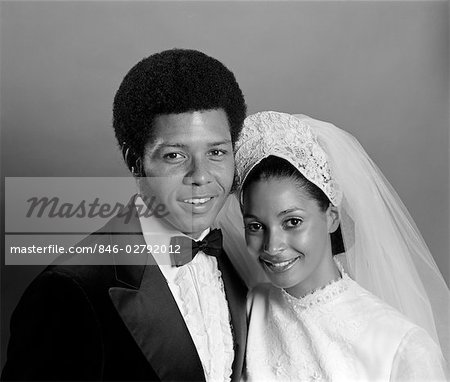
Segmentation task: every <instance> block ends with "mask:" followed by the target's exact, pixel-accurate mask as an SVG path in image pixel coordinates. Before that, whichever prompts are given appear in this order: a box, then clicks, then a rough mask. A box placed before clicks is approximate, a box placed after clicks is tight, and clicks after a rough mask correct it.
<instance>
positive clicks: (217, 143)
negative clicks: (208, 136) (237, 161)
mask: <svg viewBox="0 0 450 382" xmlns="http://www.w3.org/2000/svg"><path fill="white" fill-rule="evenodd" d="M230 143H231V139H224V140H223V141H217V142H211V143H210V144H209V145H208V146H220V145H228V144H230Z"/></svg>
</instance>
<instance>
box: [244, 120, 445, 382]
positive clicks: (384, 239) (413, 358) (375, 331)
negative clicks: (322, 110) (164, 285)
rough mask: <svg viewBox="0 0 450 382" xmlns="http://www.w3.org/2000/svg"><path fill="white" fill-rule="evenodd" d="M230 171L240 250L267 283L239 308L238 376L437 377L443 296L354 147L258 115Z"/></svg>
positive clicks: (421, 248) (305, 125) (323, 127)
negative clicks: (243, 369) (241, 229)
mask: <svg viewBox="0 0 450 382" xmlns="http://www.w3.org/2000/svg"><path fill="white" fill-rule="evenodd" d="M236 166H237V177H238V184H239V189H238V196H239V200H240V202H241V207H242V211H243V214H244V223H245V238H246V241H247V248H248V250H249V253H250V254H251V255H252V257H253V258H257V259H258V260H259V262H260V265H261V266H262V268H263V270H264V272H265V274H266V275H267V277H268V279H269V280H270V282H271V285H270V284H264V285H261V286H258V287H256V288H255V289H254V290H253V292H252V293H251V294H250V297H249V301H248V307H249V332H248V345H247V379H248V380H252V381H263V380H283V381H284V380H292V381H306V380H308V381H309V380H333V381H355V380H360V381H374V380H376V381H394V380H407V381H410V380H426V381H430V380H445V378H446V361H445V360H444V357H443V355H442V354H443V353H442V350H441V348H440V346H442V349H444V354H448V352H446V350H445V346H448V342H446V341H447V340H446V339H445V338H444V336H445V334H448V326H447V323H448V306H449V291H448V288H447V286H446V284H445V282H444V280H443V278H442V276H441V275H440V273H439V271H438V269H437V266H436V264H435V263H434V261H433V259H432V257H431V255H430V253H429V251H428V249H427V248H426V245H425V244H424V242H423V239H422V238H421V236H420V234H419V233H418V231H417V229H416V228H415V225H414V223H413V221H412V219H411V218H410V217H409V215H408V213H407V212H406V209H405V207H404V206H403V204H402V203H401V201H400V199H399V198H398V196H397V195H396V194H395V192H394V191H393V190H392V189H391V187H390V185H389V184H388V182H387V181H386V180H385V179H384V177H383V175H382V174H381V173H380V171H379V170H378V168H377V167H376V166H375V165H374V164H373V162H372V161H371V160H370V158H368V156H367V154H366V153H365V151H364V150H363V149H362V147H361V146H360V145H359V144H358V142H357V141H356V140H355V139H354V138H353V137H352V136H351V135H350V134H348V133H346V132H344V131H342V130H340V129H338V128H336V127H335V126H333V125H331V124H327V123H324V122H320V121H316V120H313V119H311V118H308V117H305V116H291V115H288V114H283V113H276V112H262V113H258V114H255V115H252V116H250V117H248V118H247V119H246V121H245V124H244V129H243V130H242V133H241V136H240V138H239V140H238V142H237V143H236ZM343 250H345V253H344V254H343V255H337V256H334V257H333V255H336V254H337V253H338V252H341V251H343ZM338 257H342V259H340V260H337V258H338ZM345 269H347V271H346V270H345ZM347 272H348V273H347ZM418 272H420V274H419V273H418ZM439 344H440V345H439Z"/></svg>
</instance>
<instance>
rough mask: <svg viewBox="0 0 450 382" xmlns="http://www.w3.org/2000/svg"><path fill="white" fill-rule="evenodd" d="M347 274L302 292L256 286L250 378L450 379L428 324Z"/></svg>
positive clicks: (252, 299)
mask: <svg viewBox="0 0 450 382" xmlns="http://www.w3.org/2000/svg"><path fill="white" fill-rule="evenodd" d="M341 271H342V268H341ZM342 272H343V271H342ZM342 275H343V276H342V278H341V279H340V280H338V281H335V282H333V283H331V284H329V285H327V286H325V287H324V288H322V289H320V290H317V291H315V292H314V293H312V294H309V295H307V296H305V297H303V298H301V299H297V298H295V297H292V296H291V295H289V294H288V293H287V292H285V291H284V290H282V289H279V288H276V287H274V286H272V285H270V284H263V285H260V286H257V287H256V288H255V289H254V290H253V291H252V292H251V294H250V296H249V300H248V311H249V331H248V344H247V368H246V378H245V379H246V380H248V381H255V382H262V381H297V382H298V381H345V382H347V381H438V380H439V381H442V380H446V370H445V361H444V359H443V357H442V354H441V351H440V348H439V347H438V346H437V345H436V343H435V342H434V341H433V340H432V339H431V337H430V336H429V335H428V334H427V333H426V332H425V330H423V329H421V328H419V327H418V326H417V325H415V324H413V323H411V322H410V321H408V320H407V319H406V318H405V317H404V316H403V315H402V314H401V313H399V312H398V311H396V310H395V309H393V308H391V307H390V306H388V305H387V304H386V303H384V302H383V301H381V300H380V299H378V298H377V297H375V296H374V295H372V294H371V293H369V292H368V291H366V290H365V289H363V288H362V287H361V286H359V285H358V284H357V283H356V282H355V281H353V280H352V279H351V278H350V277H349V276H348V275H347V274H346V273H342Z"/></svg>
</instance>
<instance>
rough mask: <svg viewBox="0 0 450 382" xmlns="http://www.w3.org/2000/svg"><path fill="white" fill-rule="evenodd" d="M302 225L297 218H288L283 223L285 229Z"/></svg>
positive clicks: (300, 220) (301, 221)
mask: <svg viewBox="0 0 450 382" xmlns="http://www.w3.org/2000/svg"><path fill="white" fill-rule="evenodd" d="M302 223H303V220H302V219H299V218H290V219H287V220H286V221H285V222H284V225H285V227H287V228H295V227H298V226H299V225H301V224H302Z"/></svg>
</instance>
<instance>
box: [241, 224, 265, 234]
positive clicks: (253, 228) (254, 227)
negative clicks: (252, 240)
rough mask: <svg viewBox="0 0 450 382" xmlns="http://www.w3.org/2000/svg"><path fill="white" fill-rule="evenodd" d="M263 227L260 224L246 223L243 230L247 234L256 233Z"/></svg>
mask: <svg viewBox="0 0 450 382" xmlns="http://www.w3.org/2000/svg"><path fill="white" fill-rule="evenodd" d="M262 228H263V226H262V224H260V223H248V224H246V225H245V230H246V231H248V232H258V231H260V230H262Z"/></svg>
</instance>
